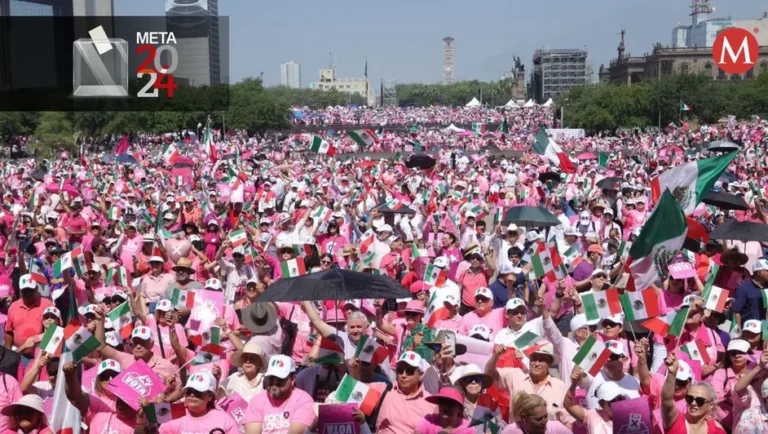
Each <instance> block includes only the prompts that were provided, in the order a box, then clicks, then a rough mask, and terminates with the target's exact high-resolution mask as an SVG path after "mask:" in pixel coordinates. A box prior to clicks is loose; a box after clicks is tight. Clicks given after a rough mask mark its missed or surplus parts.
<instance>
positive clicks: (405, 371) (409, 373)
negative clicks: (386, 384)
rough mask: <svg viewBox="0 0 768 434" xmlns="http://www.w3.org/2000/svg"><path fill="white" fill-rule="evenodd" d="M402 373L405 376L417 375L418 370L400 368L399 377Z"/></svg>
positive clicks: (398, 370) (407, 367) (405, 367)
mask: <svg viewBox="0 0 768 434" xmlns="http://www.w3.org/2000/svg"><path fill="white" fill-rule="evenodd" d="M402 373H405V375H415V374H416V368H414V367H413V366H398V367H397V375H400V374H402Z"/></svg>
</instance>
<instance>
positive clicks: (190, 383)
mask: <svg viewBox="0 0 768 434" xmlns="http://www.w3.org/2000/svg"><path fill="white" fill-rule="evenodd" d="M184 388H185V389H194V390H197V391H198V392H215V391H216V379H215V378H213V375H212V374H211V373H210V372H208V371H201V372H197V373H195V374H193V375H192V376H191V377H189V380H187V384H185V385H184Z"/></svg>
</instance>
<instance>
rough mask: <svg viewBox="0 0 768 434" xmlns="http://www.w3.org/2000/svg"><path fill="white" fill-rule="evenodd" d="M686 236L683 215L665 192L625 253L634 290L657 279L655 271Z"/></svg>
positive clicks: (669, 257) (664, 265)
mask: <svg viewBox="0 0 768 434" xmlns="http://www.w3.org/2000/svg"><path fill="white" fill-rule="evenodd" d="M707 189H709V188H707ZM687 233H688V223H687V222H686V221H685V215H683V212H682V210H681V209H680V206H679V205H678V204H677V202H676V201H675V199H674V198H673V197H672V193H670V192H669V191H665V192H664V194H663V195H662V196H661V200H659V202H658V203H657V205H656V209H654V210H653V212H652V213H651V215H650V217H648V221H647V222H646V223H645V224H644V225H643V228H642V230H641V232H640V235H639V236H638V237H637V240H636V241H635V242H634V243H633V244H632V248H631V249H630V250H629V256H630V257H631V258H632V263H631V264H630V266H629V269H630V272H631V274H632V277H633V278H634V280H635V288H637V289H646V288H648V287H650V286H651V285H652V284H653V282H654V281H656V279H658V278H659V270H660V269H661V268H662V267H664V268H666V266H667V263H668V261H669V260H670V259H672V257H674V255H676V254H677V253H678V252H679V251H680V248H682V247H683V242H684V241H685V235H686V234H687Z"/></svg>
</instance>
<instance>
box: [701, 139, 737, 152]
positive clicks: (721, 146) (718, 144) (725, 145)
mask: <svg viewBox="0 0 768 434" xmlns="http://www.w3.org/2000/svg"><path fill="white" fill-rule="evenodd" d="M738 150H741V147H740V146H739V145H737V144H735V143H733V142H725V141H721V140H718V141H715V142H712V143H710V144H709V146H707V151H709V152H733V151H738Z"/></svg>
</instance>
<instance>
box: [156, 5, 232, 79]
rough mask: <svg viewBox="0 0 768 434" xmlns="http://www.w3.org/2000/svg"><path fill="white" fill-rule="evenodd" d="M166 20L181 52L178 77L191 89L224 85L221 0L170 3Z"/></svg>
mask: <svg viewBox="0 0 768 434" xmlns="http://www.w3.org/2000/svg"><path fill="white" fill-rule="evenodd" d="M165 17H166V30H167V31H169V32H173V33H174V36H176V42H177V44H176V49H177V50H178V52H179V65H178V67H177V69H176V72H175V74H174V76H175V77H178V78H180V79H181V80H182V81H181V82H185V81H186V82H188V83H189V85H190V86H215V85H218V84H221V83H222V70H221V56H220V46H219V0H166V3H165Z"/></svg>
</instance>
